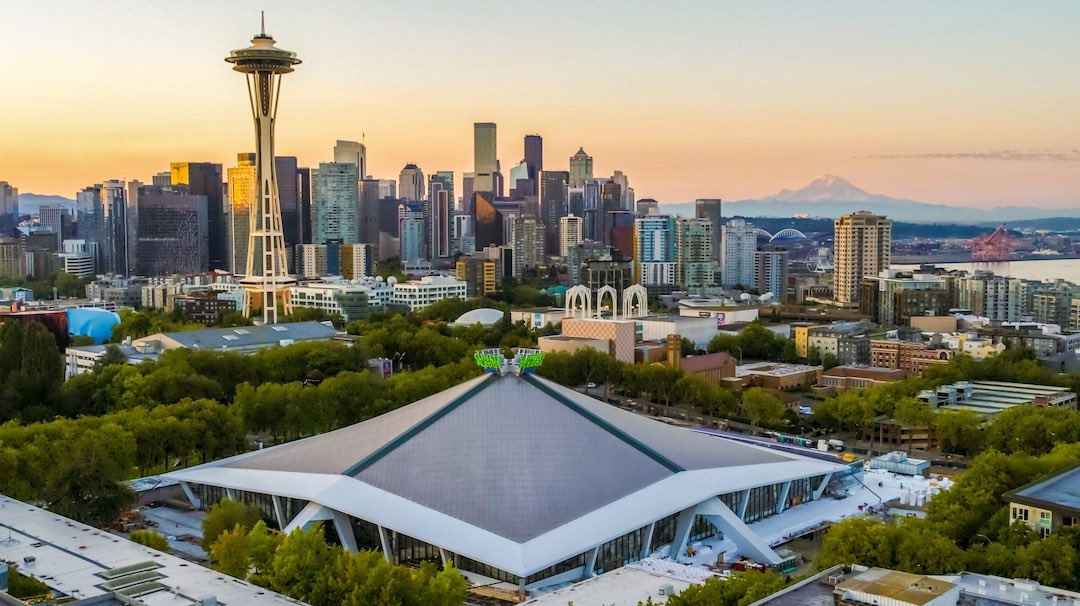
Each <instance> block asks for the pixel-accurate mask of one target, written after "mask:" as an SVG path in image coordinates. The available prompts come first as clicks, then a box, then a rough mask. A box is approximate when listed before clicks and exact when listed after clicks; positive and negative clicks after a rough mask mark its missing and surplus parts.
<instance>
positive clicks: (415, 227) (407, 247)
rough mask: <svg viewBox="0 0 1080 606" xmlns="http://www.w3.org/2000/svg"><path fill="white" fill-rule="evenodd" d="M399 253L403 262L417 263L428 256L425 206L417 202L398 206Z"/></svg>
mask: <svg viewBox="0 0 1080 606" xmlns="http://www.w3.org/2000/svg"><path fill="white" fill-rule="evenodd" d="M398 225H399V227H398V230H399V233H400V234H401V235H400V236H399V238H400V239H399V241H398V244H399V255H398V257H399V258H400V259H401V262H402V263H403V264H405V263H416V262H418V261H421V260H423V259H425V258H426V257H427V255H425V252H424V248H425V240H426V238H425V232H424V208H423V206H421V205H420V204H417V203H415V202H404V203H402V204H401V205H399V206H398Z"/></svg>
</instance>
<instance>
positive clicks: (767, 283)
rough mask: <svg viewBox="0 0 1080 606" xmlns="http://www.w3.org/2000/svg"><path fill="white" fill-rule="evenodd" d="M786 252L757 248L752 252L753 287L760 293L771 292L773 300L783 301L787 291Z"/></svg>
mask: <svg viewBox="0 0 1080 606" xmlns="http://www.w3.org/2000/svg"><path fill="white" fill-rule="evenodd" d="M787 266H788V252H787V251H786V250H780V249H776V250H759V251H756V252H755V253H754V283H753V287H754V288H756V289H757V290H758V292H760V293H761V294H765V293H767V292H771V293H772V294H773V295H775V297H774V298H773V300H774V301H783V300H784V299H785V295H786V293H787Z"/></svg>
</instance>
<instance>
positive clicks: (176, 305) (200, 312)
mask: <svg viewBox="0 0 1080 606" xmlns="http://www.w3.org/2000/svg"><path fill="white" fill-rule="evenodd" d="M171 307H172V309H174V310H178V311H180V312H182V313H183V314H185V315H186V316H187V317H189V318H191V319H192V320H193V321H195V322H198V323H199V324H205V325H207V326H210V325H211V324H214V323H216V322H217V321H218V318H220V317H221V314H224V313H228V312H231V311H236V310H237V305H236V300H235V299H234V298H229V297H221V296H218V294H217V293H216V292H214V291H209V292H203V293H199V294H194V295H174V296H173V298H172V305H171Z"/></svg>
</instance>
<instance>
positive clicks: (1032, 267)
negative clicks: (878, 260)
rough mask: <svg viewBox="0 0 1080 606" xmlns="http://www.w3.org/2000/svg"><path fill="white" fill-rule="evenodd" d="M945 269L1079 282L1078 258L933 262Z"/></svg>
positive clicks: (908, 267)
mask: <svg viewBox="0 0 1080 606" xmlns="http://www.w3.org/2000/svg"><path fill="white" fill-rule="evenodd" d="M934 265H937V266H938V267H943V268H947V269H963V270H967V271H969V272H971V271H976V270H985V271H992V272H994V273H995V274H997V275H999V276H1009V277H1010V278H1024V279H1026V280H1044V281H1048V282H1053V281H1054V280H1057V279H1059V278H1060V279H1062V280H1068V281H1069V282H1072V283H1074V284H1080V259H1041V260H1037V261H1001V262H996V263H935V264H934ZM892 267H893V268H894V269H918V267H919V266H918V265H917V264H916V265H912V264H902V265H893V266H892Z"/></svg>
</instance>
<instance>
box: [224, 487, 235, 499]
mask: <svg viewBox="0 0 1080 606" xmlns="http://www.w3.org/2000/svg"><path fill="white" fill-rule="evenodd" d="M225 496H226V497H229V500H230V501H235V500H236V491H235V490H233V489H232V488H226V489H225Z"/></svg>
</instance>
